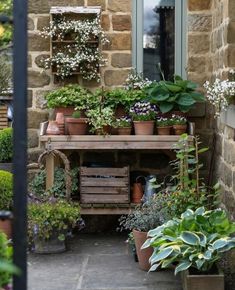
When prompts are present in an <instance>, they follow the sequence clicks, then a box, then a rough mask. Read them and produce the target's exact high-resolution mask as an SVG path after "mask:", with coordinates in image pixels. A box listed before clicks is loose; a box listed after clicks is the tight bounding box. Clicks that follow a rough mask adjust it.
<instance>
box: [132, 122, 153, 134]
mask: <svg viewBox="0 0 235 290" xmlns="http://www.w3.org/2000/svg"><path fill="white" fill-rule="evenodd" d="M134 128H135V135H153V132H154V121H134Z"/></svg>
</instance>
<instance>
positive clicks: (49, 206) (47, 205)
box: [28, 200, 80, 241]
mask: <svg viewBox="0 0 235 290" xmlns="http://www.w3.org/2000/svg"><path fill="white" fill-rule="evenodd" d="M79 219H80V207H79V205H78V204H77V203H72V202H68V201H67V200H50V201H47V202H43V203H30V204H29V206H28V235H29V239H30V241H33V240H34V238H35V237H37V238H39V239H41V240H48V239H50V238H51V237H52V236H54V235H55V234H57V238H58V239H59V240H65V238H66V233H67V232H68V231H69V230H71V229H73V228H75V227H76V226H77V224H78V222H79Z"/></svg>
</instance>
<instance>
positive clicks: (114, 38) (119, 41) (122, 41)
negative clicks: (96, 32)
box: [104, 33, 131, 50]
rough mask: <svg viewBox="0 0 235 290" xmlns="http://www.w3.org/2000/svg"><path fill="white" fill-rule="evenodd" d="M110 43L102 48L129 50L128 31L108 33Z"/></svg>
mask: <svg viewBox="0 0 235 290" xmlns="http://www.w3.org/2000/svg"><path fill="white" fill-rule="evenodd" d="M108 39H109V41H110V43H109V44H108V45H106V46H105V47H104V50H131V34H130V33H112V34H108Z"/></svg>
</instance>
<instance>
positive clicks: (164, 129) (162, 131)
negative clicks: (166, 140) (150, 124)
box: [157, 126, 172, 135]
mask: <svg viewBox="0 0 235 290" xmlns="http://www.w3.org/2000/svg"><path fill="white" fill-rule="evenodd" d="M171 128H172V127H171V126H166V127H157V133H158V135H171Z"/></svg>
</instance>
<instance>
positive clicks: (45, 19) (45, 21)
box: [37, 16, 50, 30]
mask: <svg viewBox="0 0 235 290" xmlns="http://www.w3.org/2000/svg"><path fill="white" fill-rule="evenodd" d="M49 25H50V17H49V16H39V17H38V21H37V30H43V28H44V27H48V26H49Z"/></svg>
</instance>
